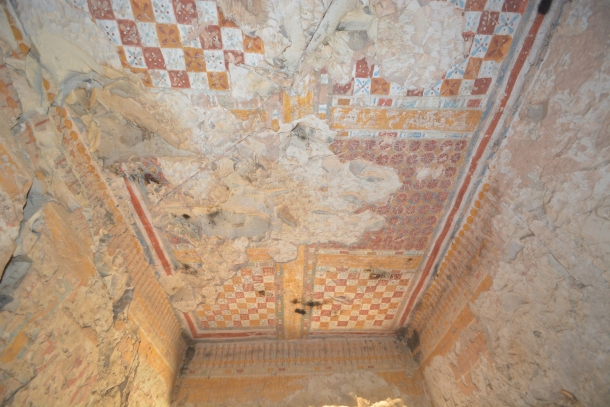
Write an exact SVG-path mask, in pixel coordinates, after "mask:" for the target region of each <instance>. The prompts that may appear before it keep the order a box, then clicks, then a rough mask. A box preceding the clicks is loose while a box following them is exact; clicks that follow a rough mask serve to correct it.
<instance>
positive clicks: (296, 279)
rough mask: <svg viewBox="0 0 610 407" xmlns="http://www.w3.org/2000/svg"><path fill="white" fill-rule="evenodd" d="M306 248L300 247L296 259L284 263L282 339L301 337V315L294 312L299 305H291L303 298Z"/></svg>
mask: <svg viewBox="0 0 610 407" xmlns="http://www.w3.org/2000/svg"><path fill="white" fill-rule="evenodd" d="M306 249H307V247H306V246H304V245H303V246H300V247H299V251H298V255H297V258H296V259H295V260H294V261H291V262H289V263H284V264H283V268H284V339H299V338H301V337H302V336H303V332H302V329H301V325H302V321H303V315H301V314H298V313H296V312H294V310H295V309H296V308H300V307H301V305H300V304H293V301H294V300H295V299H297V300H298V301H299V302H300V301H301V299H302V297H303V274H304V272H305V250H306Z"/></svg>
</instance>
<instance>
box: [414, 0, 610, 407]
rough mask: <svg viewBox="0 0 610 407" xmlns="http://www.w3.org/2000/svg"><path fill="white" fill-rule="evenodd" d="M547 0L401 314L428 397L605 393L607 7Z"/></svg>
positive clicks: (583, 400)
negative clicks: (413, 304) (537, 37)
mask: <svg viewBox="0 0 610 407" xmlns="http://www.w3.org/2000/svg"><path fill="white" fill-rule="evenodd" d="M559 6H561V7H563V10H562V12H561V15H560V17H559V20H558V24H557V26H556V27H554V28H553V30H552V32H551V40H550V43H549V44H548V45H547V46H546V47H545V48H544V49H542V52H541V57H540V61H539V63H537V64H535V65H534V66H533V68H531V69H530V72H529V73H528V74H527V76H526V80H525V82H524V87H523V92H524V94H523V95H522V96H521V98H520V99H519V100H518V104H517V110H516V111H515V114H514V115H513V116H512V117H511V116H510V115H509V121H508V125H507V130H508V131H507V133H506V138H505V139H504V140H503V141H502V142H501V144H500V143H497V144H496V146H495V147H492V151H491V152H492V153H494V156H493V158H492V159H491V161H490V163H489V165H488V170H487V174H486V176H485V177H486V179H485V181H484V183H483V184H482V185H481V187H480V188H479V190H477V191H476V192H475V195H474V198H473V200H472V203H471V207H470V208H466V213H465V215H464V217H463V220H462V223H461V225H459V226H458V229H457V232H456V233H455V235H454V237H453V241H452V242H450V243H451V244H450V247H449V248H448V251H447V252H446V254H445V256H444V258H443V259H442V261H441V262H440V263H439V268H438V273H437V274H436V276H435V278H434V279H433V280H432V282H431V284H430V287H429V289H428V291H427V293H426V295H425V296H424V297H423V300H422V302H421V303H420V306H419V307H418V308H417V309H416V310H415V313H414V314H415V315H414V317H413V319H412V320H411V323H410V325H409V327H410V329H409V336H408V337H409V343H410V347H411V349H412V351H413V354H414V357H415V359H416V360H417V361H418V362H419V366H420V371H421V372H422V374H423V376H424V377H425V379H426V384H427V388H428V392H429V395H430V397H431V399H432V402H433V404H434V405H436V406H472V405H489V406H492V405H493V406H525V405H530V406H536V405H538V406H539V405H583V406H584V405H587V406H602V405H607V404H608V401H609V400H610V375H609V373H608V372H610V362H609V360H608V357H607V355H608V350H609V349H608V344H609V343H610V341H609V335H610V319H609V317H608V310H609V309H610V308H609V301H610V300H609V299H610V287H609V282H610V273H609V269H608V265H609V264H610V244H609V243H608V242H609V241H610V240H609V239H608V238H609V237H610V232H609V231H610V224H609V220H610V217H609V215H608V213H609V212H608V207H609V206H608V205H609V204H608V202H609V199H610V198H609V194H610V188H609V185H608V183H609V180H610V175H609V170H610V167H609V164H608V163H609V160H608V158H609V154H610V148H609V146H610V131H609V128H608V121H609V120H610V119H609V118H608V115H607V114H608V111H609V103H610V102H609V101H608V92H609V90H610V80H609V79H608V78H609V76H608V74H609V73H610V72H609V69H610V53H609V52H608V38H609V34H610V31H609V30H610V29H609V26H608V24H607V21H608V19H609V18H610V7H609V5H608V3H607V2H603V1H595V0H578V1H572V2H569V3H568V2H566V3H565V4H561V5H555V6H554V7H559Z"/></svg>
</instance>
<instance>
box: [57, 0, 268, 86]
mask: <svg viewBox="0 0 610 407" xmlns="http://www.w3.org/2000/svg"><path fill="white" fill-rule="evenodd" d="M68 1H69V3H71V4H72V5H73V6H75V7H78V8H80V9H82V10H85V11H87V12H89V14H90V15H91V17H92V18H93V19H94V21H95V22H96V24H97V25H98V27H100V29H101V30H102V31H103V32H104V34H105V35H106V37H108V39H109V40H110V41H111V42H112V43H114V44H115V45H116V46H117V47H118V52H119V56H120V58H121V62H122V64H123V66H124V67H125V68H129V69H130V70H132V71H133V72H135V73H137V74H139V75H140V76H141V77H142V80H143V82H144V83H145V84H146V85H147V86H151V87H158V88H191V89H197V90H212V91H227V90H229V81H228V73H227V70H228V66H229V63H233V64H235V65H239V64H248V65H253V66H256V65H258V64H259V63H260V62H261V61H262V60H263V58H264V45H263V42H262V40H261V39H260V38H258V37H250V36H247V35H244V34H243V32H242V30H241V29H240V28H239V27H237V25H235V23H233V22H232V21H230V20H227V19H225V18H224V16H223V15H222V12H221V11H220V9H218V7H217V6H216V3H215V2H213V1H196V0H68Z"/></svg>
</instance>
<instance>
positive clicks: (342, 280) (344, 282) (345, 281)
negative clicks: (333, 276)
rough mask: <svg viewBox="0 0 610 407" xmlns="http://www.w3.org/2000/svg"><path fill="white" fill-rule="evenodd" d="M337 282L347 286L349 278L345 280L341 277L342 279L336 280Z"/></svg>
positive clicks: (341, 285)
mask: <svg viewBox="0 0 610 407" xmlns="http://www.w3.org/2000/svg"><path fill="white" fill-rule="evenodd" d="M336 284H337V285H338V286H340V287H344V286H346V285H347V280H345V279H340V280H337V281H336Z"/></svg>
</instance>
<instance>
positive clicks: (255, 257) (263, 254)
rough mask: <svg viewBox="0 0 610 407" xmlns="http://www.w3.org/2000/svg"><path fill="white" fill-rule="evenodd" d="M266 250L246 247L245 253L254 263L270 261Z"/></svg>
mask: <svg viewBox="0 0 610 407" xmlns="http://www.w3.org/2000/svg"><path fill="white" fill-rule="evenodd" d="M267 250H268V249H267V248H250V249H246V255H247V256H248V260H250V261H251V262H254V263H258V262H263V261H270V260H271V256H269V253H268V252H267Z"/></svg>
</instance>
